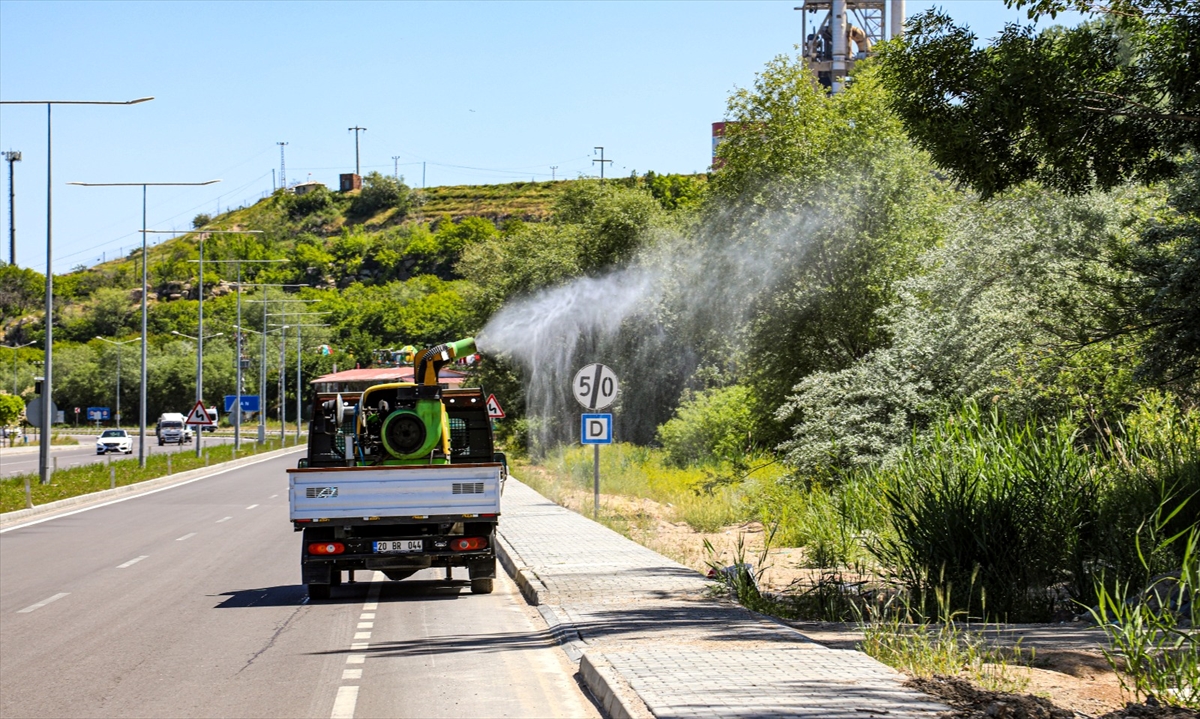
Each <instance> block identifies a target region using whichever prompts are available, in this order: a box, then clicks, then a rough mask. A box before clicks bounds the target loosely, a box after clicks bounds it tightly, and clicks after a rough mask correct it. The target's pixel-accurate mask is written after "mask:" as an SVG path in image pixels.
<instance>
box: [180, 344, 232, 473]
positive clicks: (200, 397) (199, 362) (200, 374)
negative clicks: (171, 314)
mask: <svg viewBox="0 0 1200 719" xmlns="http://www.w3.org/2000/svg"><path fill="white" fill-rule="evenodd" d="M171 334H173V335H177V336H179V337H186V338H187V339H189V340H192V341H193V342H195V343H196V358H197V359H196V401H197V402H199V403H200V406H201V407H203V408H204V414H205V416H208V407H205V406H204V340H206V339H212V338H213V337H221V336H223V335H224V334H225V333H224V332H218V333H216V334H213V335H208V336H205V335H203V334H199V335H196V336H195V337H193V336H191V335H188V334H184V333H182V332H178V331H176V330H171ZM203 431H204V428H203V427H201V428H200V429H197V430H196V456H197V457H199V456H200V435H201V433H202V432H203Z"/></svg>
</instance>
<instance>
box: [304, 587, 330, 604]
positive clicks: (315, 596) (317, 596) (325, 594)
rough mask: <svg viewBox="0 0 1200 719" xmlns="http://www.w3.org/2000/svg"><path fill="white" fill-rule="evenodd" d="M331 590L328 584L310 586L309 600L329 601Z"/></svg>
mask: <svg viewBox="0 0 1200 719" xmlns="http://www.w3.org/2000/svg"><path fill="white" fill-rule="evenodd" d="M329 589H330V585H328V584H309V585H308V598H309V599H310V600H312V601H314V602H318V601H322V600H325V599H329Z"/></svg>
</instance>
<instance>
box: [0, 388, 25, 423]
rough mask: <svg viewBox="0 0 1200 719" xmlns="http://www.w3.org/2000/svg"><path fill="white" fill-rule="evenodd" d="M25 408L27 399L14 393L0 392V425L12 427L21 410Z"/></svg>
mask: <svg viewBox="0 0 1200 719" xmlns="http://www.w3.org/2000/svg"><path fill="white" fill-rule="evenodd" d="M24 410H25V401H24V400H22V399H21V398H20V397H18V396H16V395H12V394H0V427H11V426H12V425H14V424H16V423H17V419H18V418H19V417H20V416H21V412H23V411H24Z"/></svg>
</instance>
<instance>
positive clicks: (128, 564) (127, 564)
mask: <svg viewBox="0 0 1200 719" xmlns="http://www.w3.org/2000/svg"><path fill="white" fill-rule="evenodd" d="M149 556H150V555H149V554H143V555H142V556H140V557H134V558H133V559H130V560H129V561H128V562H125V563H124V564H118V565H117V569H126V568H128V567H132V566H133V565H135V564H137V563H138V562H140V561H142V560H143V559H145V558H146V557H149Z"/></svg>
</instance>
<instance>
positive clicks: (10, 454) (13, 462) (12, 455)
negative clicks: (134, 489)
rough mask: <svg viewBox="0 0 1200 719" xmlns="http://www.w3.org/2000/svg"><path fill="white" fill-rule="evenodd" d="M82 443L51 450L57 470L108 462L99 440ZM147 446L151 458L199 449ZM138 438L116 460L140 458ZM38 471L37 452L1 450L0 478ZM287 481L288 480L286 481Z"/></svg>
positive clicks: (213, 440) (211, 440)
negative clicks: (98, 451)
mask: <svg viewBox="0 0 1200 719" xmlns="http://www.w3.org/2000/svg"><path fill="white" fill-rule="evenodd" d="M76 439H78V440H79V446H78V447H75V446H72V445H55V446H53V447H51V451H50V456H51V457H52V458H53V457H57V458H58V468H59V469H66V468H68V467H77V466H79V465H81V464H91V463H92V462H103V461H105V457H104V455H99V454H96V437H95V435H93V436H90V437H89V436H85V435H79V436H77V437H76ZM146 439H147V442H146V444H147V446H148V448H149V449H150V452H151V453H152V454H160V453H163V452H180V451H185V452H195V451H196V445H194V444H183V445H179V444H165V445H163V446H161V447H159V446H158V440H157V439H155V438H154V437H153V436H152V435H147V437H146ZM232 441H233V437H213V436H211V435H207V436H205V437H204V444H203V445H202V446H203V447H208V446H211V445H215V444H223V443H225V442H232ZM137 452H138V438H137V435H136V434H135V435H134V436H133V454H119V453H117V454H111V455H109V456H110V457H112V458H113V459H114V460H115V459H129V458H130V457H137ZM37 471H38V453H37V452H36V451H28V450H26V449H23V448H22V449H21V451H19V452H15V451H12V450H10V449H8V448H5V449H2V450H0V477H12V476H13V475H17V474H25V473H34V472H37ZM285 479H286V478H285Z"/></svg>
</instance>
